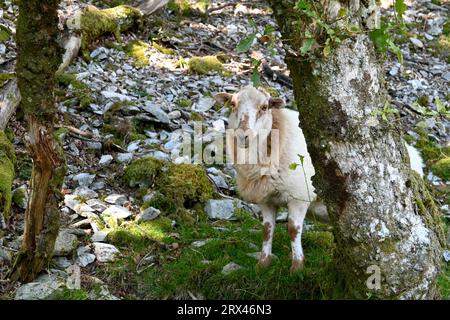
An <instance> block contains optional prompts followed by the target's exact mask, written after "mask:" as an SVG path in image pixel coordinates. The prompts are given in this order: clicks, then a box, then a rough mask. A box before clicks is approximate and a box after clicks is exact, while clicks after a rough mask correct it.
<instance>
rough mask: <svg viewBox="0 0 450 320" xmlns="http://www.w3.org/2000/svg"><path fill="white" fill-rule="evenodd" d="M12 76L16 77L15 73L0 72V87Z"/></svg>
mask: <svg viewBox="0 0 450 320" xmlns="http://www.w3.org/2000/svg"><path fill="white" fill-rule="evenodd" d="M12 78H14V73H1V72H0V88H2V87H3V86H4V85H5V84H6V83H7V82H8V81H9V80H10V79H12Z"/></svg>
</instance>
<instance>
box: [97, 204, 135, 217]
mask: <svg viewBox="0 0 450 320" xmlns="http://www.w3.org/2000/svg"><path fill="white" fill-rule="evenodd" d="M131 214H132V213H131V211H130V210H128V209H127V208H124V207H119V206H116V205H112V206H110V207H109V208H108V209H106V210H105V211H103V212H102V216H110V217H113V218H117V219H125V218H128V217H129V216H131Z"/></svg>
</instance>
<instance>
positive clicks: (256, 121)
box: [215, 86, 284, 148]
mask: <svg viewBox="0 0 450 320" xmlns="http://www.w3.org/2000/svg"><path fill="white" fill-rule="evenodd" d="M215 99H216V101H217V102H219V103H227V102H228V103H229V104H230V105H231V110H232V111H231V114H230V117H229V119H228V128H229V129H235V130H236V137H237V141H238V146H239V147H240V148H248V146H249V140H251V139H253V138H256V137H259V138H260V139H261V138H263V139H264V138H266V137H267V136H268V134H269V133H270V130H271V129H272V108H281V107H283V106H284V100H283V99H281V98H273V97H271V96H270V95H269V94H268V93H267V92H265V91H263V90H258V89H256V88H255V87H252V86H248V87H245V88H244V89H242V90H240V91H239V92H236V93H234V94H230V93H218V94H216V96H215ZM239 129H240V130H239Z"/></svg>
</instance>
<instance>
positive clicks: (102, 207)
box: [86, 199, 108, 212]
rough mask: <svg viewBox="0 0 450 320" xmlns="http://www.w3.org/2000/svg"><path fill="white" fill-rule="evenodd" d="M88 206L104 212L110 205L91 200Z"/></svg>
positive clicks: (87, 202)
mask: <svg viewBox="0 0 450 320" xmlns="http://www.w3.org/2000/svg"><path fill="white" fill-rule="evenodd" d="M86 204H87V205H88V206H90V207H91V208H92V209H94V210H95V211H98V212H103V211H105V210H106V209H107V208H108V205H107V204H106V203H104V202H103V201H101V200H99V199H89V200H88V201H86Z"/></svg>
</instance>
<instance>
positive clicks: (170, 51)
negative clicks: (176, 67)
mask: <svg viewBox="0 0 450 320" xmlns="http://www.w3.org/2000/svg"><path fill="white" fill-rule="evenodd" d="M152 45H153V48H155V49H156V50H158V51H159V52H161V53H164V54H169V55H171V54H175V50H173V49H169V48H166V47H164V46H162V45H160V44H158V43H157V42H155V41H153V42H152Z"/></svg>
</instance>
